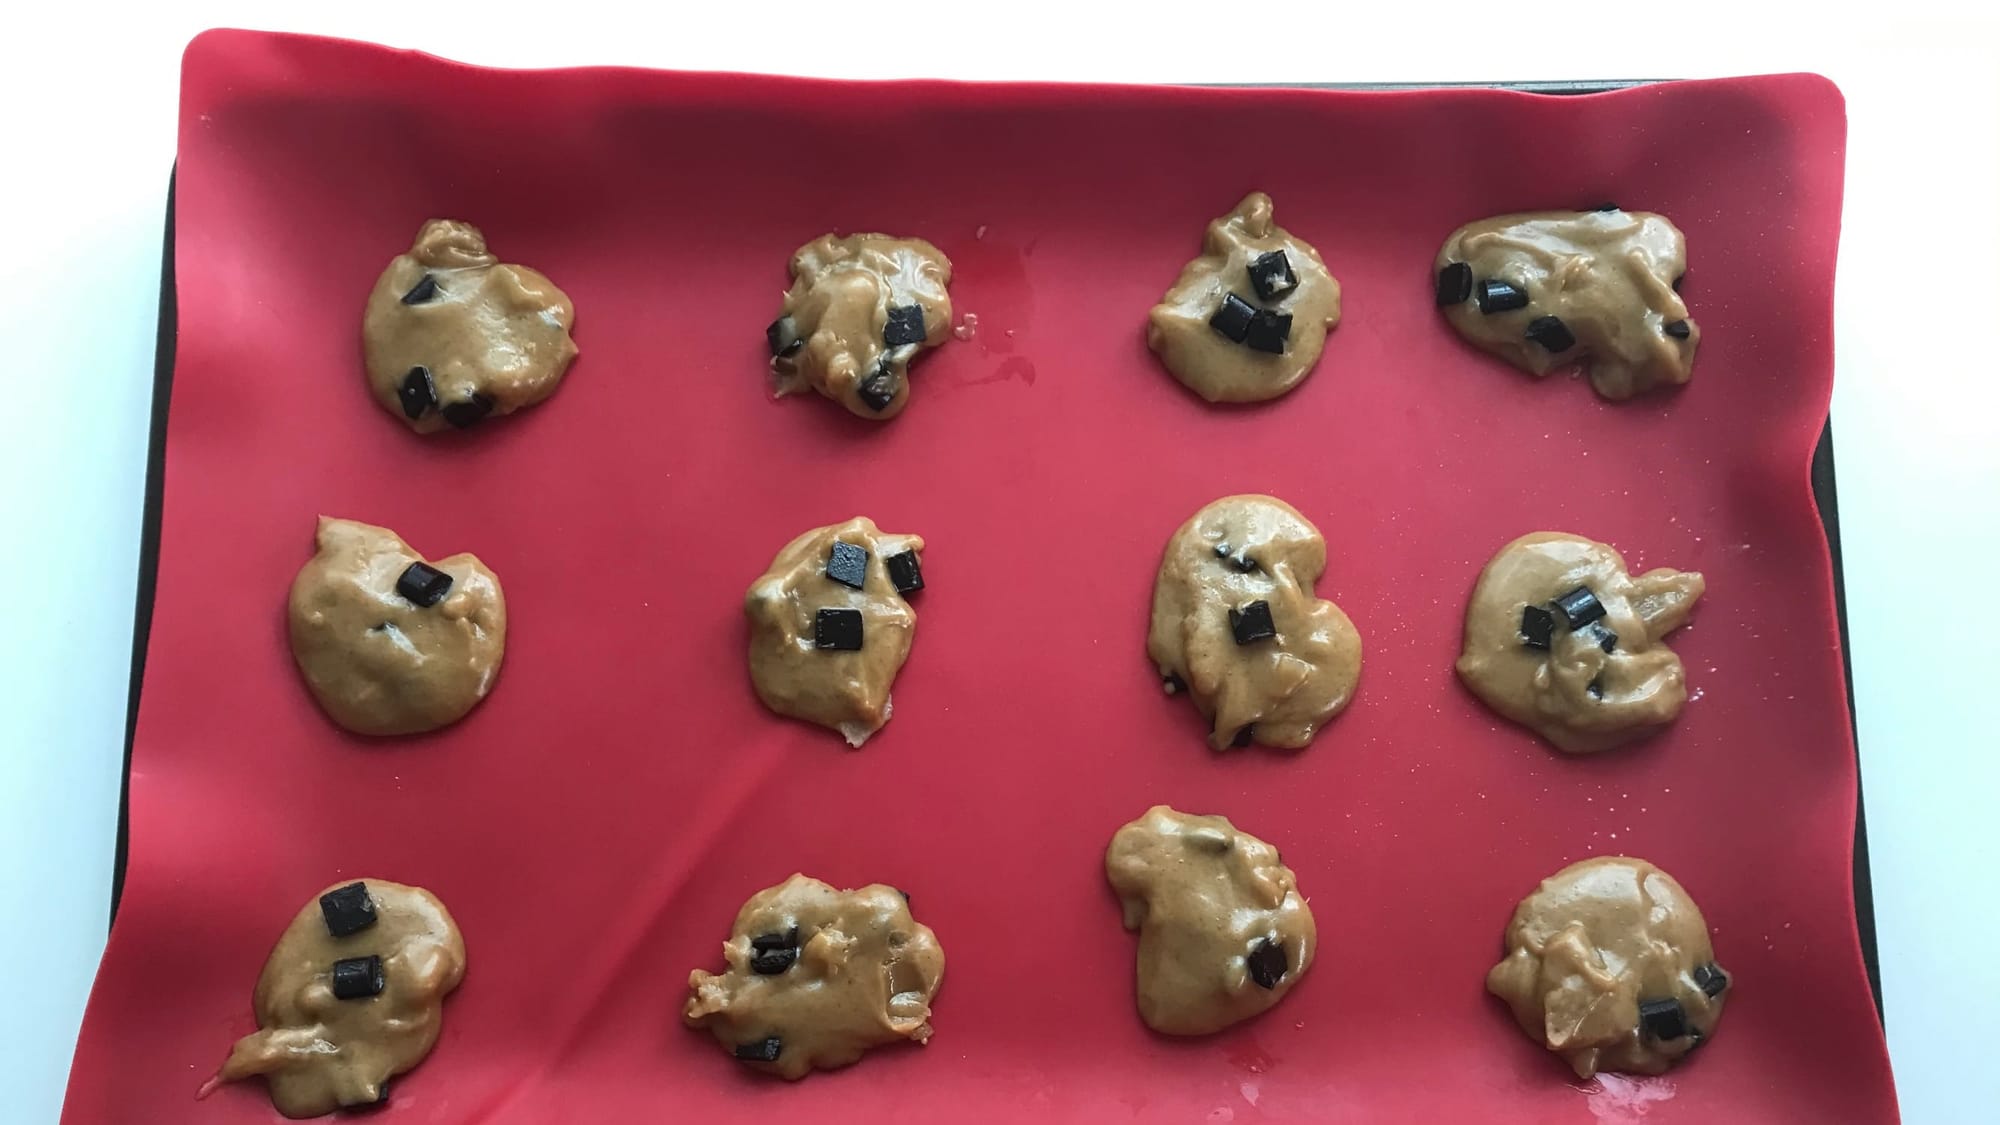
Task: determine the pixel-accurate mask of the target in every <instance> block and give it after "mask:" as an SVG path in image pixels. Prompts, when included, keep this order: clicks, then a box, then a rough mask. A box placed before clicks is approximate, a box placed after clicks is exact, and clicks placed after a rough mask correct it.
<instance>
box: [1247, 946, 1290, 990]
mask: <svg viewBox="0 0 2000 1125" xmlns="http://www.w3.org/2000/svg"><path fill="white" fill-rule="evenodd" d="M1243 961H1244V963H1245V964H1246V965H1248V966H1249V968H1250V979H1251V980H1253V981H1256V982H1257V987H1258V988H1276V987H1278V982H1279V981H1281V980H1284V979H1285V973H1286V971H1287V970H1289V969H1290V968H1291V965H1290V964H1289V963H1287V962H1286V960H1285V943H1284V942H1282V941H1272V940H1271V939H1270V938H1259V939H1258V941H1257V944H1256V945H1253V946H1251V947H1250V955H1249V956H1248V957H1245V958H1244V959H1243Z"/></svg>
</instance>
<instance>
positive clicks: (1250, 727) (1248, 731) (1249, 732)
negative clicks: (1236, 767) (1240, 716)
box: [1229, 723, 1257, 750]
mask: <svg viewBox="0 0 2000 1125" xmlns="http://www.w3.org/2000/svg"><path fill="white" fill-rule="evenodd" d="M1256 737H1257V724H1256V723H1244V724H1243V725H1242V726H1240V727H1237V728H1236V737H1235V738H1232V739H1230V740H1229V746H1230V748H1231V749H1232V750H1241V749H1243V748H1244V747H1246V746H1248V745H1250V743H1251V742H1252V741H1253V740H1254V739H1255V738H1256Z"/></svg>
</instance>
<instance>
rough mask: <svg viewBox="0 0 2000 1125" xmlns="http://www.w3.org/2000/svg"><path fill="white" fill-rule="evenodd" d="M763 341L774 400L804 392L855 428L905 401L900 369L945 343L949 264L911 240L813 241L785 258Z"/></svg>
mask: <svg viewBox="0 0 2000 1125" xmlns="http://www.w3.org/2000/svg"><path fill="white" fill-rule="evenodd" d="M791 270H792V288H791V290H790V291H789V292H787V293H786V294H785V305H784V308H783V310H782V311H780V313H779V314H778V319H777V320H775V321H773V322H772V323H771V326H770V327H769V328H768V329H766V331H765V338H766V341H767V342H768V343H769V344H770V347H771V372H772V374H773V375H774V376H776V378H777V388H778V394H779V395H780V396H784V395H789V394H796V393H798V392H799V391H803V390H807V389H811V390H815V391H818V392H819V393H820V394H822V395H825V396H826V397H827V398H830V399H832V400H834V401H835V402H837V403H839V404H840V405H842V406H845V407H846V408H847V409H848V410H849V411H851V412H853V413H855V414H859V415H860V416H861V417H863V418H876V419H882V420H887V419H890V418H894V417H895V416H896V415H898V414H901V413H902V412H903V407H904V406H905V405H907V404H908V403H909V399H910V362H911V361H912V360H914V359H915V358H916V356H917V353H918V352H919V351H921V350H923V349H925V348H935V347H937V346H938V345H939V344H942V343H944V342H945V340H946V339H948V338H949V337H950V335H951V294H950V293H948V292H946V290H945V286H947V285H949V284H951V259H949V258H946V257H945V256H944V254H942V253H941V252H939V250H938V248H937V247H935V246H932V245H931V244H930V243H928V242H925V241H924V240H923V239H921V238H891V237H890V236H888V235H886V234H851V235H848V236H847V237H845V238H839V237H836V236H834V235H831V234H828V235H822V236H820V237H819V238H816V239H814V240H812V241H811V242H808V243H806V244H805V245H804V246H801V247H799V250H798V253H796V254H793V255H792V263H791Z"/></svg>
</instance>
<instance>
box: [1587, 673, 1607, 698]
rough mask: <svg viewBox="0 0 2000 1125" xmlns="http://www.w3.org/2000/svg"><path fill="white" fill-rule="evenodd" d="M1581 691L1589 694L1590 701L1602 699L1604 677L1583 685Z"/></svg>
mask: <svg viewBox="0 0 2000 1125" xmlns="http://www.w3.org/2000/svg"><path fill="white" fill-rule="evenodd" d="M1583 690H1584V691H1586V692H1588V693H1590V698H1592V699H1603V698H1604V677H1603V676H1598V677H1597V678H1595V679H1593V680H1591V681H1590V682H1589V683H1587V684H1585V685H1583Z"/></svg>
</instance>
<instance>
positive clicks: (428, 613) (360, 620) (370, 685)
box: [288, 516, 507, 734]
mask: <svg viewBox="0 0 2000 1125" xmlns="http://www.w3.org/2000/svg"><path fill="white" fill-rule="evenodd" d="M314 542H315V545H316V546H317V547H318V553H317V554H315V555H314V556H313V557H312V558H311V559H310V560H309V561H308V562H307V563H306V565H305V566H304V567H302V568H300V570H299V574H298V577H297V578H295V579H293V580H292V595H291V603H290V607H289V613H288V618H289V622H290V629H291V640H292V658H293V659H294V660H296V661H297V662H298V665H299V671H300V672H302V673H304V675H305V678H306V686H307V687H308V688H310V689H312V693H313V698H315V699H317V700H318V701H319V705H320V707H321V709H322V710H324V711H325V712H326V713H327V715H328V717H330V718H332V719H333V721H334V722H336V723H339V724H340V725H341V726H343V727H346V728H347V729H348V730H351V731H353V732H354V733H356V734H416V733H419V732H421V731H427V730H436V729H437V728H439V727H442V726H446V725H449V724H451V723H454V722H457V721H458V720H459V719H460V718H463V717H464V716H465V714H466V712H468V711H470V710H472V708H473V707H474V705H476V704H477V703H478V702H479V701H480V700H482V699H484V698H486V693H487V691H488V690H490V689H491V688H492V686H493V681H494V679H495V677H497V676H498V675H499V674H500V660H501V657H502V656H503V655H504V654H505V650H506V644H507V600H506V598H505V597H503V596H502V594H501V592H500V580H499V579H498V578H496V577H494V575H493V572H492V571H490V570H488V569H486V564H484V563H482V562H480V561H479V558H478V556H476V555H453V556H451V557H450V558H445V559H439V560H437V561H436V562H434V563H427V562H425V561H424V558H423V556H422V555H419V554H417V552H416V551H414V550H412V549H411V548H410V546H409V545H408V544H406V543H404V542H403V541H402V539H400V538H399V537H397V535H396V533H395V532H393V531H390V530H389V529H388V528H385V527H375V526H373V525H372V524H365V523H357V522H356V521H354V520H337V519H330V518H328V517H325V516H321V517H320V521H319V531H318V534H317V535H316V536H315V539H314ZM418 568H422V569H418ZM410 575H414V577H412V578H409V580H406V576H410ZM425 599H429V600H425Z"/></svg>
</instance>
